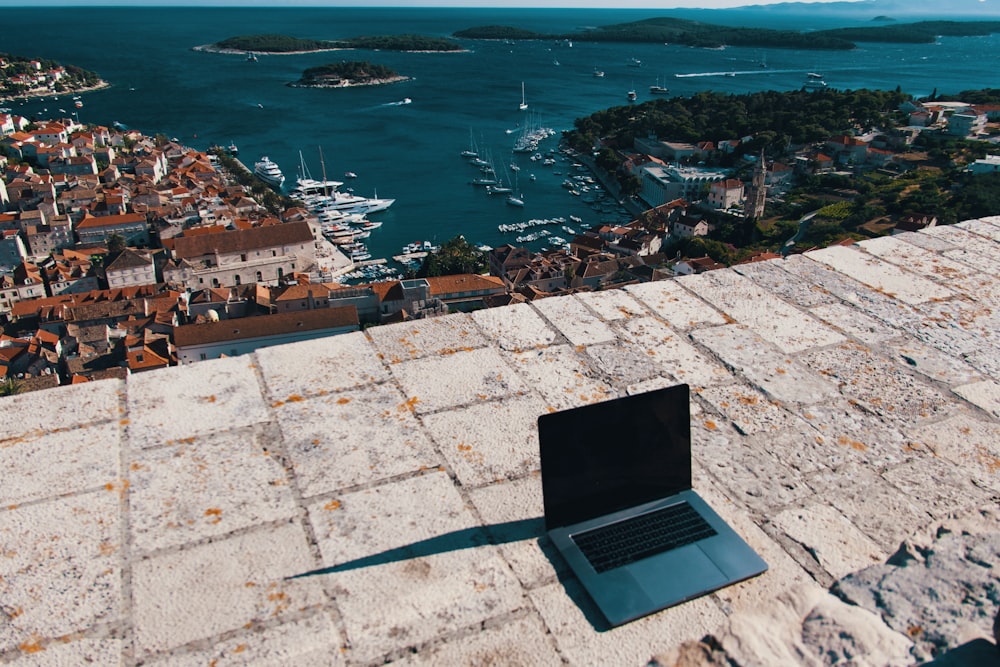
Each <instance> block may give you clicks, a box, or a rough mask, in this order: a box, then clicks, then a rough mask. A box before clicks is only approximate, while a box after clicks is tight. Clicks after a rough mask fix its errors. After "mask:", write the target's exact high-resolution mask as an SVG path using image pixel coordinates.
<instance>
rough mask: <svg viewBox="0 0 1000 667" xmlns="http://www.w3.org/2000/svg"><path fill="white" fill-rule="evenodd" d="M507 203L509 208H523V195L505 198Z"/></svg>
mask: <svg viewBox="0 0 1000 667" xmlns="http://www.w3.org/2000/svg"><path fill="white" fill-rule="evenodd" d="M507 203H508V204H510V205H511V206H517V207H519V208H524V195H521V196H519V197H515V196H514V195H508V196H507Z"/></svg>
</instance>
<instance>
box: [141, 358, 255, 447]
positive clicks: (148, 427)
mask: <svg viewBox="0 0 1000 667" xmlns="http://www.w3.org/2000/svg"><path fill="white" fill-rule="evenodd" d="M253 363H254V361H253V358H252V357H247V356H243V357H231V358H228V359H214V360H211V361H202V362H199V363H197V364H192V365H190V366H174V367H171V368H164V369H161V370H158V371H157V372H156V373H138V374H136V375H132V376H130V377H129V381H128V411H129V426H128V437H129V441H130V443H131V445H132V446H133V447H136V448H141V447H156V446H159V445H170V444H174V443H176V442H179V441H181V440H184V439H185V438H192V437H195V436H199V435H204V434H206V433H214V432H216V431H219V430H222V429H227V428H240V427H244V426H252V425H253V424H259V423H261V422H265V421H267V420H268V418H269V413H268V410H267V405H266V404H265V403H264V399H263V397H262V396H261V390H260V382H259V381H258V379H257V375H256V373H255V372H254V369H253Z"/></svg>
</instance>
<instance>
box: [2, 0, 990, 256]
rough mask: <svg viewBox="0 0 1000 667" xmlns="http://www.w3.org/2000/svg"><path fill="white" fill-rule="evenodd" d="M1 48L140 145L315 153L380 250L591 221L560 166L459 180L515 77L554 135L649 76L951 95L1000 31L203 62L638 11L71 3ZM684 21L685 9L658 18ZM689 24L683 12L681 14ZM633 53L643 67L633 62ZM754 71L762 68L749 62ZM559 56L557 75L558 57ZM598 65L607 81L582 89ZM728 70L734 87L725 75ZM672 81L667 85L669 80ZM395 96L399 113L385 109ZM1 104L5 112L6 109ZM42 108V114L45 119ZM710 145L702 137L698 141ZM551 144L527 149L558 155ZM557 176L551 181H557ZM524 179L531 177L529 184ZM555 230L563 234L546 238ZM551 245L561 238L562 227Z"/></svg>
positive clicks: (986, 67)
mask: <svg viewBox="0 0 1000 667" xmlns="http://www.w3.org/2000/svg"><path fill="white" fill-rule="evenodd" d="M3 13H4V22H5V24H7V25H8V26H11V25H16V26H18V30H16V31H12V30H4V34H3V35H2V36H0V51H5V52H9V53H14V54H18V55H28V56H36V57H46V58H53V59H56V60H59V61H62V62H64V63H72V64H75V65H79V66H81V67H84V68H86V69H90V70H94V71H96V72H98V73H99V74H100V75H101V76H102V77H103V78H105V79H106V80H107V81H109V82H111V83H112V84H113V87H112V88H110V89H107V90H104V91H99V92H94V93H89V94H86V95H85V96H84V107H83V108H82V109H80V110H79V118H80V120H81V121H84V122H94V123H100V124H104V125H110V124H111V122H112V121H116V120H117V121H120V122H122V123H124V124H126V125H128V126H129V127H133V128H137V129H140V130H142V131H143V132H146V133H148V134H155V133H163V134H165V135H167V136H169V137H177V138H178V139H180V140H181V141H183V142H184V143H186V144H188V145H191V146H193V147H196V148H202V149H203V148H206V147H207V146H209V145H211V144H213V143H220V144H228V143H230V142H235V143H236V144H237V145H238V146H239V148H240V157H241V159H242V160H243V161H244V162H246V163H252V162H253V161H255V160H256V159H258V158H259V156H261V155H268V156H269V157H270V158H271V159H272V160H274V161H276V162H277V163H278V164H279V165H280V166H281V168H282V169H283V171H284V172H285V175H286V177H287V178H288V180H289V181H293V180H294V176H295V174H296V171H297V169H298V165H299V152H300V151H301V152H302V154H303V156H304V158H305V160H306V162H307V164H308V167H309V169H310V171H311V172H312V175H313V176H314V177H318V176H319V175H320V159H319V151H320V148H322V152H323V156H324V158H325V165H326V169H327V174H328V175H329V176H330V177H331V178H340V177H341V176H342V175H343V174H344V173H345V172H346V171H352V172H355V173H357V174H358V178H357V179H356V180H352V181H351V182H350V185H351V186H353V187H354V188H355V190H356V192H358V193H359V194H363V195H371V194H374V193H375V192H376V191H377V193H378V195H379V196H382V197H394V198H395V199H396V203H395V205H394V206H393V207H392V208H390V209H389V210H388V211H386V212H385V213H383V214H378V215H376V216H373V217H375V218H377V219H380V220H383V221H384V223H385V224H384V225H383V226H382V227H381V229H379V230H376V231H375V232H373V234H372V236H371V238H369V239H368V245H369V247H370V248H371V250H372V252H373V254H375V255H376V256H390V255H392V254H396V253H398V252H399V249H400V248H401V246H403V245H404V244H406V243H409V242H411V241H415V240H418V239H429V240H436V241H439V242H440V241H444V240H447V239H449V238H451V237H453V236H455V235H456V234H464V235H465V236H466V238H468V239H469V240H470V241H473V242H477V243H488V244H490V245H499V244H501V243H504V242H513V240H514V235H512V234H504V233H501V232H499V231H498V230H497V226H498V225H499V224H503V223H508V224H509V223H515V222H519V221H523V220H528V219H543V218H554V217H568V216H570V215H574V216H578V217H581V218H583V220H584V223H593V222H597V221H598V220H599V219H600V217H601V216H602V215H603V214H601V213H598V212H595V211H593V210H592V209H591V208H590V207H588V206H587V205H586V204H585V203H584V202H583V201H581V199H580V198H578V197H574V196H572V195H570V194H568V192H567V190H566V189H565V188H562V187H560V183H561V182H562V181H563V180H564V178H565V177H566V176H567V175H568V173H569V170H570V168H569V166H568V165H566V164H564V163H557V164H556V165H554V166H551V167H548V166H542V165H541V163H540V162H539V163H533V162H530V161H529V160H528V159H527V157H526V156H518V157H517V158H516V159H517V160H518V162H519V164H520V165H521V167H522V169H521V171H520V172H519V173H520V177H519V186H520V190H521V191H522V192H523V194H524V199H525V207H524V208H523V209H517V208H514V207H511V206H507V205H506V204H505V203H504V201H503V200H502V198H500V197H498V196H495V197H493V198H491V197H489V196H487V195H486V194H485V193H484V192H483V190H482V189H479V188H474V187H473V186H471V185H469V181H470V180H471V179H472V178H473V177H475V176H476V175H477V174H476V173H475V172H474V171H473V170H472V168H471V167H470V166H469V165H467V164H466V163H465V161H464V160H463V159H462V158H461V157H459V152H460V151H461V150H463V149H464V148H467V147H468V145H469V139H470V133H471V134H472V135H473V136H474V137H475V139H476V141H477V143H478V144H479V148H480V149H481V150H485V149H488V150H489V151H490V152H491V153H492V155H493V156H494V158H495V159H496V161H497V162H498V164H505V163H508V162H509V161H510V159H511V152H510V149H511V146H512V143H513V139H514V137H515V136H516V135H515V134H509V133H508V130H513V129H516V128H517V127H518V125H519V123H524V122H527V121H528V116H527V115H526V114H525V112H522V111H520V110H519V109H518V104H519V103H520V101H521V82H522V81H523V82H524V85H525V91H526V99H527V103H528V105H529V112H530V113H531V114H533V115H534V117H535V118H537V120H538V121H540V122H541V124H542V125H545V126H547V127H551V128H554V129H556V130H562V129H567V128H570V127H572V124H573V121H574V119H575V118H578V117H581V116H585V115H588V114H590V113H592V112H594V111H597V110H600V109H604V108H608V107H610V106H616V105H621V104H625V103H626V93H627V91H628V90H630V89H632V88H634V89H635V90H636V91H637V92H638V94H639V102H642V101H643V100H645V99H649V95H648V93H647V92H646V91H647V90H648V87H649V86H650V85H652V84H654V83H657V82H659V83H661V84H664V85H666V86H668V87H669V88H670V95H671V96H673V95H683V96H687V95H691V94H693V93H696V92H698V91H703V90H711V91H716V92H724V93H734V94H738V93H746V92H750V91H756V90H762V89H775V90H793V89H798V88H799V87H800V86H801V84H802V82H803V80H804V77H805V73H806V72H808V71H816V72H821V73H822V74H823V75H824V77H825V78H826V81H827V82H828V83H829V84H830V85H831V86H834V87H836V88H840V89H856V88H879V89H894V88H896V87H897V86H899V87H900V88H901V89H902V90H903V91H905V92H908V93H911V94H914V95H926V94H928V93H930V92H931V91H933V90H934V89H937V90H939V91H940V92H957V91H960V90H965V89H972V88H984V87H1000V74H998V72H997V69H996V64H995V58H992V57H984V54H994V53H997V51H998V47H1000V35H993V36H989V37H979V38H961V39H957V38H942V39H941V40H940V41H939V43H937V44H934V45H928V46H913V45H863V46H862V48H859V49H857V50H855V51H851V52H822V51H816V52H814V51H808V52H802V51H791V50H779V49H770V50H760V49H745V48H744V49H740V48H727V49H725V50H719V51H716V50H705V49H689V48H685V47H679V46H670V45H663V44H645V45H635V46H633V45H624V44H588V43H585V42H579V41H577V42H573V44H572V46H569V45H568V44H565V43H557V42H554V41H537V42H523V43H517V44H503V43H499V42H472V41H470V42H467V43H466V46H467V47H468V49H469V52H466V53H440V54H433V53H431V54H428V53H392V52H378V53H375V52H367V51H360V52H351V51H344V52H327V53H316V54H303V55H289V56H269V55H262V56H260V58H259V60H258V61H257V62H255V63H251V62H247V61H246V59H245V58H244V57H243V56H242V55H216V54H207V53H201V52H197V51H193V50H192V47H194V46H197V45H202V44H208V43H212V42H215V41H218V40H221V39H224V38H226V37H231V36H235V35H243V34H260V33H280V34H289V35H294V36H297V37H308V38H318V39H332V38H337V37H350V36H358V35H377V34H394V33H418V34H426V35H440V36H450V35H451V34H452V33H453V32H454V31H456V30H460V29H462V28H468V27H472V26H477V25H486V24H505V25H516V26H519V27H524V28H527V29H533V30H538V31H545V32H549V33H551V32H556V31H576V30H579V29H581V28H584V27H586V26H595V25H605V24H609V23H617V22H622V21H630V20H636V19H641V18H648V17H650V16H652V15H654V13H652V12H650V11H646V10H619V11H615V10H524V9H520V10H489V9H476V10H468V9H251V8H240V9H230V8H227V9H221V8H213V9H189V8H139V9H123V8H87V9H81V8H72V9H44V10H40V9H22V8H7V9H4V12H3ZM669 14H670V15H672V16H683V15H685V13H683V12H670V13H669ZM687 14H688V15H692V16H694V15H697V13H691V12H688V13H687ZM698 18H699V19H701V20H706V21H712V22H717V23H724V22H726V21H727V20H728V21H729V22H731V23H732V22H739V23H740V24H743V25H752V24H754V21H757V22H759V24H761V25H767V26H771V27H780V28H788V27H796V28H802V29H809V28H813V29H815V28H821V27H828V26H829V25H830V23H829V22H828V21H827V20H825V19H822V18H821V17H817V18H816V19H813V22H814V24H813V25H809V24H808V23H806V21H807V19H795V20H794V21H792V20H791V19H788V20H787V21H781V20H780V19H778V18H775V16H773V15H772V13H759V14H755V13H753V12H728V13H727V12H721V11H720V12H717V13H712V14H710V15H707V16H706V15H705V14H704V13H702V14H701V15H698ZM630 58H637V59H640V60H641V61H642V62H643V66H642V67H641V68H635V67H630V66H629V65H628V62H627V61H628V60H629V59H630ZM344 59H347V60H370V61H372V62H377V63H381V64H384V65H387V66H389V67H392V68H393V69H395V70H397V71H398V72H400V73H401V74H404V75H407V76H410V77H412V80H411V81H407V82H404V83H399V84H394V85H390V86H380V87H368V88H353V89H342V90H310V89H298V88H290V87H288V86H287V85H286V84H287V83H288V82H291V81H294V80H295V79H297V78H298V77H299V75H300V74H301V72H302V70H304V69H305V68H307V67H312V66H315V65H320V64H325V63H329V62H336V61H338V60H344ZM762 59H763V60H766V62H767V68H766V69H765V68H761V67H760V66H759V62H760V61H761V60H762ZM556 62H558V64H556ZM595 67H596V68H600V69H601V70H603V71H604V72H605V76H604V77H603V78H595V77H594V76H593V75H592V73H593V70H594V69H595ZM729 72H732V73H734V75H733V76H727V75H726V73H729ZM678 75H680V76H678ZM404 98H410V99H411V100H412V103H410V104H405V105H400V104H396V103H397V102H399V101H401V100H403V99H404ZM6 106H9V104H7V105H6ZM14 107H15V111H16V112H18V113H23V114H25V115H29V116H30V115H39V116H41V115H48V116H56V115H60V114H59V112H58V109H59V108H65V109H67V110H69V111H72V110H73V109H72V107H71V106H70V101H69V100H68V99H62V100H60V101H53V100H45V101H44V102H42V101H32V102H29V103H27V104H25V105H23V106H21V105H20V103H15V104H14ZM44 110H47V111H44ZM711 138H712V139H716V138H717V137H711ZM556 141H557V140H556V138H552V139H549V140H548V141H547V142H545V143H543V144H542V148H543V149H547V148H555V146H556ZM555 171H561V172H562V173H561V174H555V173H554V172H555ZM529 173H535V174H536V177H537V180H535V181H529V180H528V179H527V175H528V174H529ZM556 233H560V232H556ZM562 235H563V236H565V234H562Z"/></svg>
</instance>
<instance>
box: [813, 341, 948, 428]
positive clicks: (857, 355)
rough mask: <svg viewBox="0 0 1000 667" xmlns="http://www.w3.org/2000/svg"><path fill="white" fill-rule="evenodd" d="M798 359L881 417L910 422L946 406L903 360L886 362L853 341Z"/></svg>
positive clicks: (943, 397) (944, 400)
mask: <svg viewBox="0 0 1000 667" xmlns="http://www.w3.org/2000/svg"><path fill="white" fill-rule="evenodd" d="M800 358H801V359H802V360H803V361H804V362H805V363H806V364H808V365H809V367H811V368H813V369H814V370H815V371H816V372H817V373H821V374H822V375H824V376H825V377H827V378H830V379H831V380H833V381H836V382H837V383H838V384H839V386H840V390H841V392H842V393H843V394H844V396H845V397H847V398H849V399H854V400H858V401H861V402H862V403H863V405H864V406H865V408H866V409H868V410H870V411H871V412H872V413H873V414H877V415H879V416H881V417H883V418H886V419H892V420H894V421H901V422H904V423H905V424H913V423H916V422H917V421H919V420H923V419H931V418H934V417H935V416H937V415H940V414H941V413H943V412H945V411H947V410H948V409H950V406H949V402H948V399H947V397H946V396H944V395H943V394H942V393H941V392H940V391H938V390H936V389H934V388H932V387H931V386H930V385H929V384H927V383H925V382H922V381H919V380H918V379H917V378H916V377H915V376H914V374H913V373H912V372H911V371H910V370H909V369H908V368H906V364H905V363H896V362H890V361H889V360H888V359H886V358H885V357H882V356H879V355H877V354H875V353H874V352H873V351H872V350H871V349H870V348H867V347H864V346H861V345H858V344H857V343H845V344H843V345H838V346H836V347H833V348H828V349H825V350H815V351H812V352H808V353H806V354H804V355H803V356H802V357H800Z"/></svg>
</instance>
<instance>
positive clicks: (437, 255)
mask: <svg viewBox="0 0 1000 667" xmlns="http://www.w3.org/2000/svg"><path fill="white" fill-rule="evenodd" d="M487 268H488V263H487V258H486V253H484V252H483V251H482V250H479V249H478V248H476V247H475V246H474V245H472V244H470V243H469V242H468V241H466V240H465V237H463V236H461V235H459V236H456V237H455V238H453V239H451V240H450V241H446V242H445V243H444V244H442V245H441V249H440V250H438V251H437V252H432V253H429V254H428V255H427V257H425V258H424V261H423V263H422V264H421V265H420V268H419V269H418V270H417V273H416V276H415V277H417V278H430V277H434V276H451V275H456V274H460V273H476V274H479V273H484V272H485V271H486V270H487Z"/></svg>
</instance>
